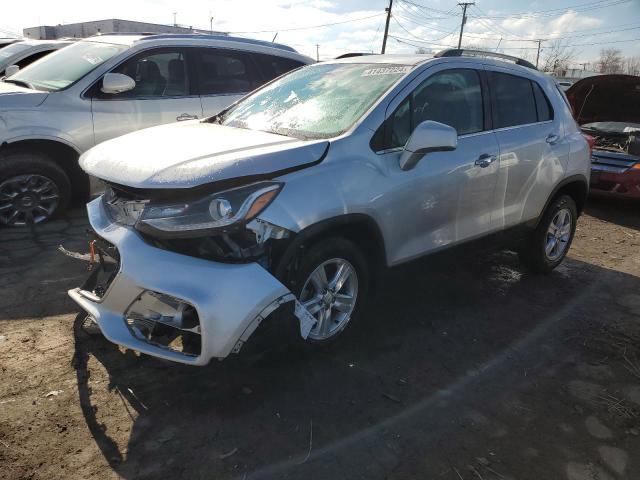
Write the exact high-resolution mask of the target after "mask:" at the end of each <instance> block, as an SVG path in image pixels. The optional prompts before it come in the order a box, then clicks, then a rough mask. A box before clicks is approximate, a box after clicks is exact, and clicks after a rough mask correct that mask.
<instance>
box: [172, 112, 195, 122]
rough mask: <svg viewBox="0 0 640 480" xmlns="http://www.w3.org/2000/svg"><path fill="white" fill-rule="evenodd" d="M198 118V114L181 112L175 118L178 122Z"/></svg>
mask: <svg viewBox="0 0 640 480" xmlns="http://www.w3.org/2000/svg"><path fill="white" fill-rule="evenodd" d="M196 118H198V115H189V114H188V113H183V114H181V115H178V116H177V117H176V120H177V121H179V122H184V121H185V120H195V119H196Z"/></svg>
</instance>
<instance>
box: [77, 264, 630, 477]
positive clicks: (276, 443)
mask: <svg viewBox="0 0 640 480" xmlns="http://www.w3.org/2000/svg"><path fill="white" fill-rule="evenodd" d="M622 277H624V278H622ZM612 281H614V282H627V284H628V283H629V282H632V283H633V285H635V287H634V288H636V289H640V279H638V278H636V277H630V276H628V275H625V274H622V273H619V272H614V271H610V270H606V269H603V268H600V267H596V266H594V265H589V264H585V263H582V262H579V261H575V260H572V261H567V262H566V264H565V265H562V266H561V267H559V268H558V269H557V270H556V271H555V272H554V273H553V274H551V275H548V276H533V275H528V274H526V273H523V271H522V270H521V269H520V267H519V264H518V261H517V257H516V255H515V254H512V253H509V252H502V253H498V254H495V255H492V256H489V257H483V258H482V259H476V260H471V261H469V260H468V259H465V260H459V259H458V260H455V259H452V258H451V257H442V258H439V259H436V260H431V261H429V260H427V261H419V262H414V263H411V264H410V265H407V266H404V267H401V268H396V269H394V270H392V271H390V272H389V273H388V274H387V275H385V278H384V279H383V282H382V285H381V287H382V288H380V289H379V292H378V294H377V295H376V298H375V300H374V301H373V302H372V304H371V305H370V306H369V308H368V311H367V312H366V315H365V316H364V317H363V318H362V319H361V321H360V322H359V324H358V325H352V326H351V327H353V328H352V329H351V331H347V332H345V338H344V339H343V341H341V342H339V343H338V344H336V345H334V346H333V347H331V348H330V349H327V350H322V351H315V352H305V351H300V350H291V349H289V350H284V351H281V352H277V353H272V354H267V355H265V356H262V357H261V358H243V357H242V355H240V356H239V357H238V358H230V359H228V360H225V361H224V362H221V363H220V362H216V361H213V362H212V363H211V364H210V365H209V366H207V367H204V368H194V367H185V366H181V365H173V364H167V363H164V362H160V361H157V360H154V359H151V358H148V357H144V356H138V355H136V354H134V353H133V352H130V351H123V350H121V349H119V348H117V347H115V346H113V345H111V344H109V343H108V342H106V340H104V339H103V338H101V337H99V336H98V337H89V336H88V335H87V334H86V333H85V332H84V331H83V330H82V329H81V328H80V326H79V325H80V323H81V321H82V316H79V317H78V319H77V321H76V330H75V333H76V338H75V341H76V354H75V358H74V365H75V368H76V371H77V380H78V388H79V394H80V404H81V407H82V411H83V413H84V416H85V419H86V422H87V425H88V427H89V429H90V430H91V432H92V434H93V436H94V438H95V441H96V442H97V444H98V446H99V447H100V449H101V451H102V453H103V455H104V457H105V459H106V460H107V461H108V462H109V464H110V466H111V467H112V468H113V469H114V471H115V472H116V473H117V474H118V475H120V476H122V477H124V478H153V477H155V476H157V475H160V474H162V475H163V476H166V477H183V478H216V479H219V478H273V477H281V476H285V474H286V476H288V478H353V477H356V476H361V475H362V476H364V477H376V478H383V477H384V476H385V475H386V474H387V473H388V472H389V471H391V470H394V469H398V468H400V467H399V465H403V466H402V468H403V469H404V471H405V473H406V475H405V478H411V476H412V473H411V471H412V470H411V469H412V468H415V471H414V472H413V474H416V475H417V474H419V473H423V474H424V473H425V472H428V471H429V468H435V465H438V462H439V461H444V460H443V458H444V457H446V455H445V453H443V452H445V450H446V449H447V448H448V447H447V446H446V445H440V443H446V442H445V441H444V440H442V438H441V436H445V437H446V436H447V433H443V432H446V431H447V429H449V428H450V427H451V423H452V422H454V423H455V421H457V419H458V418H459V417H461V416H463V412H464V411H466V409H467V408H468V407H469V406H470V405H472V404H474V403H476V402H479V403H481V404H483V405H485V404H486V405H490V404H492V403H494V402H495V401H496V400H495V399H496V398H497V396H498V395H501V394H503V393H504V389H505V388H506V389H508V388H509V385H507V386H506V387H504V385H503V383H502V382H505V381H506V382H507V383H508V382H509V377H510V376H512V375H514V371H515V370H517V375H518V378H519V379H520V380H518V381H522V380H521V375H522V371H521V370H520V368H521V365H527V367H526V368H528V369H529V370H531V371H532V372H533V373H534V374H535V370H536V368H538V369H544V368H548V367H549V365H548V362H549V361H552V360H551V358H552V356H553V355H551V354H550V353H549V352H550V348H551V347H550V346H549V345H550V344H552V343H554V342H557V341H559V340H558V339H559V338H560V337H562V335H561V334H562V332H563V329H564V328H566V325H567V324H568V323H571V322H569V319H570V318H573V320H572V321H573V322H574V323H575V322H580V321H581V319H582V318H584V309H585V308H586V306H585V305H586V304H585V302H586V300H588V299H589V298H593V297H594V292H597V291H599V289H600V287H601V286H602V285H604V284H608V282H612ZM627 287H628V285H627ZM565 322H567V324H565ZM550 332H554V334H553V335H551V334H550ZM541 348H543V350H540V349H541ZM544 349H546V350H544ZM91 357H94V358H95V359H96V360H97V361H98V362H99V363H100V364H101V365H102V367H104V368H105V369H106V371H107V372H108V376H109V388H110V389H113V390H115V391H117V392H118V393H119V395H121V396H122V400H123V402H122V407H121V408H122V409H128V408H132V409H134V410H135V412H131V413H130V415H131V419H132V420H131V421H132V422H133V428H132V432H131V435H130V438H129V440H128V445H127V446H126V448H122V447H118V443H117V442H116V441H115V440H114V439H113V438H112V436H111V435H112V433H111V430H110V425H109V424H108V422H102V421H101V420H100V418H101V417H100V416H99V414H97V413H96V412H99V411H100V409H102V408H103V406H102V405H99V404H97V403H96V402H95V401H93V400H92V388H91V383H90V379H91V367H90V366H89V365H90V363H89V359H90V358H91ZM522 368H525V367H522ZM525 376H526V370H525ZM527 381H528V380H527ZM514 382H515V380H514ZM503 387H504V388H503ZM552 396H553V395H550V397H552ZM523 408H524V407H523ZM443 409H445V410H443ZM446 409H449V410H446ZM519 414H520V416H521V417H522V418H525V417H527V416H530V415H529V414H530V412H527V411H526V410H523V411H522V412H519ZM407 425H409V426H407ZM417 425H420V427H419V428H418V433H416V428H417V427H416V426H417ZM391 432H396V433H393V435H397V438H395V437H394V438H390V437H391V435H392V433H391ZM434 432H439V433H438V434H437V435H436V437H437V438H434V435H435V433H434ZM470 433H472V432H470ZM521 433H522V432H517V431H513V432H512V435H513V438H512V442H513V443H514V444H518V445H520V446H524V445H525V444H528V443H527V441H522V440H521V438H522V437H521ZM401 434H402V435H404V437H403V439H404V443H403V444H402V445H403V447H402V448H399V450H398V449H396V450H393V449H391V450H389V445H390V443H393V442H395V443H396V444H397V443H398V442H401V439H400V438H401ZM415 435H418V436H417V437H416V436H415ZM469 438H470V437H469ZM469 438H467V437H462V438H460V439H459V441H460V444H461V445H463V444H465V443H466V444H468V443H469V442H470V440H469ZM558 442H560V440H558ZM544 445H546V447H545V446H544ZM354 448H355V449H356V451H355V452H353V449H354ZM540 448H548V449H549V452H555V451H556V450H557V449H558V448H561V445H560V444H556V443H554V441H550V440H549V439H547V440H545V441H543V442H542V446H541V447H540ZM344 449H351V450H352V453H351V454H350V456H349V457H348V459H346V460H345V459H344V458H342V459H341V458H340V452H341V451H342V450H344ZM433 449H436V451H438V455H440V457H441V458H439V459H438V460H435V459H434V462H435V463H433V464H432V465H431V466H425V465H423V464H422V463H421V462H423V460H419V459H421V458H425V457H428V456H429V455H430V454H432V453H433V451H434V450H433ZM550 455H551V453H550ZM522 461H523V462H526V461H527V459H526V458H523V459H522ZM336 462H337V463H336ZM438 466H439V465H438ZM554 467H557V468H558V469H561V470H562V469H564V466H563V465H554V464H553V461H551V460H549V465H548V468H549V469H550V472H554V471H557V470H554ZM432 473H434V474H435V472H432ZM552 477H555V474H553V473H550V474H549V476H548V477H547V478H552ZM424 478H430V477H429V476H428V475H427V476H426V477H424ZM451 478H455V477H451Z"/></svg>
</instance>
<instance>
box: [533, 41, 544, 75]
mask: <svg viewBox="0 0 640 480" xmlns="http://www.w3.org/2000/svg"><path fill="white" fill-rule="evenodd" d="M544 41H545V39H544V38H539V39H537V40H534V42H538V53H537V54H536V68H538V61H539V60H540V46H541V45H542V42H544Z"/></svg>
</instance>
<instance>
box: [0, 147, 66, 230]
mask: <svg viewBox="0 0 640 480" xmlns="http://www.w3.org/2000/svg"><path fill="white" fill-rule="evenodd" d="M70 196H71V182H70V181H69V177H68V176H67V174H66V173H65V171H64V170H63V169H62V168H61V167H60V166H59V165H57V164H56V163H55V162H54V161H53V160H52V159H51V158H50V157H48V156H47V155H45V154H43V153H41V152H37V151H27V150H11V151H9V152H7V153H4V154H0V226H10V227H24V226H28V225H32V224H36V223H44V222H46V221H48V220H50V219H51V218H54V217H56V216H58V215H60V214H61V213H63V212H64V211H65V210H66V208H67V205H68V204H69V198H70Z"/></svg>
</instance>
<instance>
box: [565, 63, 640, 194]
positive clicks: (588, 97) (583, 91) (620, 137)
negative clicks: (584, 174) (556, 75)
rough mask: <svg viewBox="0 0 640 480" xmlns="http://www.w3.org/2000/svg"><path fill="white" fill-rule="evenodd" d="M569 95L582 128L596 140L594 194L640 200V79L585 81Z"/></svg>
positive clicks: (614, 77) (616, 77) (601, 77)
mask: <svg viewBox="0 0 640 480" xmlns="http://www.w3.org/2000/svg"><path fill="white" fill-rule="evenodd" d="M566 95H567V98H568V100H569V103H570V104H571V107H572V108H573V113H574V117H575V119H576V121H577V122H578V124H579V125H580V128H581V129H582V131H583V132H584V133H585V134H587V135H590V136H591V137H593V139H594V142H593V150H592V156H591V161H592V163H591V192H592V193H600V194H605V195H611V196H616V197H625V198H636V199H640V77H636V76H632V75H598V76H595V77H588V78H583V79H582V80H580V81H578V82H576V83H574V84H573V85H572V86H571V87H570V88H569V89H568V90H567V91H566Z"/></svg>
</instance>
